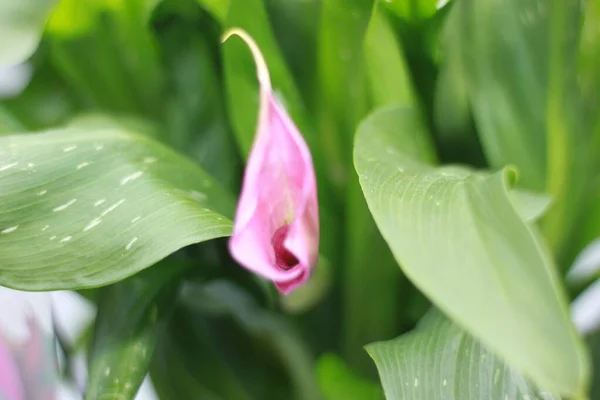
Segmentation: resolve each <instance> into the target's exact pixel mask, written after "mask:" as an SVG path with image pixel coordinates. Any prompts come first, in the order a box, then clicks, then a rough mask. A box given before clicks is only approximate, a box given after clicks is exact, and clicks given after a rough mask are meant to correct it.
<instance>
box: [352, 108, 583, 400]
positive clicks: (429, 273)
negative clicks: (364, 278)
mask: <svg viewBox="0 0 600 400" xmlns="http://www.w3.org/2000/svg"><path fill="white" fill-rule="evenodd" d="M422 129H423V128H420V129H419V123H418V115H415V112H414V111H413V110H411V109H407V108H404V109H402V108H388V109H383V110H379V111H377V112H375V113H374V114H372V115H371V116H370V117H369V118H367V119H366V120H365V121H364V122H363V123H362V124H361V126H360V127H359V129H358V132H357V137H356V142H355V153H354V160H355V165H356V169H357V171H358V174H359V177H360V183H361V186H362V189H363V192H364V194H365V197H366V199H367V203H368V205H369V209H370V210H371V212H372V213H373V216H374V217H375V221H376V222H377V226H378V227H379V229H380V231H381V233H382V234H383V237H384V238H385V239H386V241H387V243H388V245H389V246H390V248H391V249H392V252H393V253H394V256H395V257H396V260H397V261H398V262H399V264H400V265H401V267H402V269H403V271H404V272H405V273H406V275H407V276H408V277H409V279H411V280H412V282H413V283H414V284H415V285H416V286H417V287H418V288H419V289H420V290H421V291H422V292H423V293H424V294H425V295H427V296H428V297H429V298H430V299H431V300H432V302H433V303H435V304H436V305H437V306H438V307H439V308H440V309H442V310H443V311H444V312H445V313H447V314H448V315H449V316H451V317H452V318H453V319H454V320H455V321H457V323H459V324H460V325H462V326H464V327H465V329H466V330H467V331H468V332H469V333H471V334H472V335H473V336H475V337H476V338H477V339H478V340H480V341H481V342H482V343H484V344H485V345H486V346H489V347H490V349H492V350H493V351H495V352H496V353H497V354H498V355H499V356H500V357H502V358H503V359H505V360H507V362H508V363H510V365H511V366H514V367H515V368H517V369H518V370H520V371H522V372H523V373H524V374H525V375H527V376H529V377H530V378H531V379H532V380H533V381H534V382H535V383H536V384H538V385H539V386H541V387H544V388H547V389H548V390H551V391H557V392H559V393H561V394H565V395H582V394H583V393H585V391H586V389H587V383H588V378H589V376H588V375H589V368H588V367H589V366H588V359H587V356H586V354H585V352H584V348H583V345H582V342H581V340H580V338H579V336H578V335H577V333H576V332H575V329H574V327H573V325H572V323H571V321H570V318H569V313H568V309H567V305H566V299H565V294H564V291H563V289H562V288H561V287H560V284H559V282H558V277H557V274H556V271H555V269H554V265H553V264H552V261H551V259H550V257H549V256H548V254H547V253H546V249H545V247H544V243H543V242H542V241H541V240H540V239H539V238H538V237H537V235H536V233H535V231H534V230H533V229H532V228H530V227H529V226H528V224H526V223H525V222H524V221H523V220H522V219H521V218H520V216H519V214H518V212H517V210H516V209H515V207H514V206H513V203H512V201H511V197H510V196H509V194H508V191H509V188H510V187H511V186H512V184H513V182H514V179H515V177H514V173H513V172H512V171H511V170H504V171H501V172H498V173H494V174H489V173H484V172H466V171H465V170H464V169H456V168H448V167H446V168H444V167H441V168H435V167H433V166H431V165H430V164H427V163H426V162H424V160H425V159H426V158H427V157H428V155H429V154H430V153H429V152H428V151H427V148H426V147H425V146H424V143H423V140H424V138H426V136H425V135H424V133H423V131H422ZM422 155H425V157H423V156H422ZM440 260H442V261H440ZM515 282H517V283H518V284H515Z"/></svg>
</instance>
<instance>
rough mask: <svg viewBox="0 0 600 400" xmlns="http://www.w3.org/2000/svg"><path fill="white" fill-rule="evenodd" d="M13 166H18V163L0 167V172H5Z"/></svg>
mask: <svg viewBox="0 0 600 400" xmlns="http://www.w3.org/2000/svg"><path fill="white" fill-rule="evenodd" d="M15 165H19V163H18V162H15V163H12V164H6V165H4V166H2V167H0V171H6V170H7V169H10V168H12V167H14V166H15Z"/></svg>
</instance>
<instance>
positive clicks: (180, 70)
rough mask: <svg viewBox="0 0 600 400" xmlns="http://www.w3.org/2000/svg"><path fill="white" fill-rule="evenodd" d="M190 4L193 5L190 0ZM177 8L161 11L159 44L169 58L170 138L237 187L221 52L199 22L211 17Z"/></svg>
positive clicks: (236, 163) (220, 178)
mask: <svg viewBox="0 0 600 400" xmlns="http://www.w3.org/2000/svg"><path fill="white" fill-rule="evenodd" d="M192 6H195V5H194V4H193V3H192ZM195 7H196V8H197V9H198V10H197V13H198V14H200V15H199V16H198V17H197V18H192V16H194V15H193V14H192V13H190V14H191V15H188V14H185V16H180V15H177V14H175V13H168V14H166V13H165V14H166V15H163V16H162V18H164V20H169V21H177V22H176V23H169V24H166V26H165V28H164V29H162V30H161V31H160V38H161V45H162V46H161V48H162V51H163V53H164V55H165V59H166V60H167V66H168V68H167V73H168V75H167V78H168V81H167V84H168V87H169V92H170V93H169V98H168V100H167V105H166V107H165V109H166V117H167V126H168V128H167V130H168V132H169V136H168V138H167V140H168V142H169V143H170V144H171V145H172V146H173V147H175V148H176V149H178V150H180V151H182V152H185V153H187V154H189V155H190V156H192V157H193V158H194V159H195V160H197V161H198V162H199V163H200V165H202V166H203V167H204V168H205V169H206V171H207V172H208V173H210V174H211V175H212V176H214V177H215V179H217V180H218V181H219V182H221V184H222V185H223V186H224V187H226V188H227V189H230V190H232V191H235V190H237V188H238V187H239V183H238V180H239V167H240V165H239V164H240V162H239V158H238V155H237V148H236V145H235V139H234V137H233V132H232V131H231V129H230V127H229V121H228V120H227V115H226V106H225V101H224V96H223V89H222V81H221V77H220V76H219V71H218V69H217V67H218V58H219V54H218V53H217V52H216V51H214V50H215V49H214V46H211V43H210V41H209V39H211V38H206V36H208V35H206V34H203V32H202V30H200V29H199V27H202V26H204V25H205V24H206V20H207V19H208V18H207V17H206V16H205V15H203V14H201V13H200V9H199V8H200V7H198V6H195Z"/></svg>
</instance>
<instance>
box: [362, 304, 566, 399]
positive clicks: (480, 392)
mask: <svg viewBox="0 0 600 400" xmlns="http://www.w3.org/2000/svg"><path fill="white" fill-rule="evenodd" d="M367 351H368V352H369V354H370V355H371V357H373V360H375V363H376V364H377V369H378V370H379V375H380V377H381V382H382V384H383V388H384V391H385V397H386V399H387V400H399V399H411V400H422V399H423V400H425V399H448V400H480V399H504V400H521V399H540V400H552V399H556V400H560V397H559V396H557V395H554V394H551V393H549V392H544V391H539V390H537V389H536V388H535V387H534V386H533V385H531V384H530V383H529V382H528V381H527V379H526V378H524V377H523V376H522V375H520V374H519V373H518V372H517V371H516V370H515V369H513V368H510V367H509V366H508V365H506V364H504V363H503V362H502V361H501V360H500V359H498V357H496V356H495V355H494V353H492V352H491V351H490V350H488V349H487V348H486V347H485V346H483V345H482V344H481V343H479V342H478V341H477V340H475V339H474V338H473V337H472V336H470V335H469V334H468V333H466V332H465V331H464V330H462V329H460V328H459V327H458V326H457V325H455V324H453V323H452V321H450V320H449V319H447V318H446V317H444V315H443V314H442V313H440V312H439V311H437V310H435V309H434V310H432V311H430V312H429V313H428V314H427V315H426V316H425V317H424V318H423V320H421V322H420V323H419V325H418V326H417V328H416V329H415V330H414V331H412V332H410V333H407V334H405V335H402V336H400V337H398V338H397V339H393V340H389V341H385V342H378V343H373V344H370V345H368V346H367Z"/></svg>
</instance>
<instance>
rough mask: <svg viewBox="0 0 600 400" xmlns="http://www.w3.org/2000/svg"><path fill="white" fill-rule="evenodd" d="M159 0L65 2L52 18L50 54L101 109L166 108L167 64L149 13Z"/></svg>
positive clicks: (151, 111) (151, 112)
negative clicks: (164, 70)
mask: <svg viewBox="0 0 600 400" xmlns="http://www.w3.org/2000/svg"><path fill="white" fill-rule="evenodd" d="M155 3H156V0H129V1H126V2H114V1H110V0H99V1H80V0H63V1H61V2H60V3H59V6H58V7H57V8H56V10H55V12H54V13H53V14H52V17H51V18H50V20H49V21H48V27H47V37H48V43H49V44H50V56H51V57H52V61H53V64H54V65H55V66H56V67H57V69H58V70H59V71H60V73H61V75H62V76H63V77H64V78H65V80H66V81H67V82H68V84H69V85H70V86H71V87H73V88H74V89H75V90H76V92H77V93H78V94H79V95H80V96H82V97H84V98H85V99H86V100H87V101H88V102H89V103H90V105H92V106H94V107H98V108H100V109H102V110H110V111H114V112H125V113H135V114H144V115H145V116H147V117H148V118H157V117H160V116H161V112H162V98H161V96H162V90H163V80H162V77H163V75H162V68H161V65H160V63H159V58H158V52H157V45H156V39H155V37H154V36H152V35H151V31H150V25H149V23H148V19H149V15H150V13H151V11H152V9H153V7H154V5H155Z"/></svg>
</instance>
